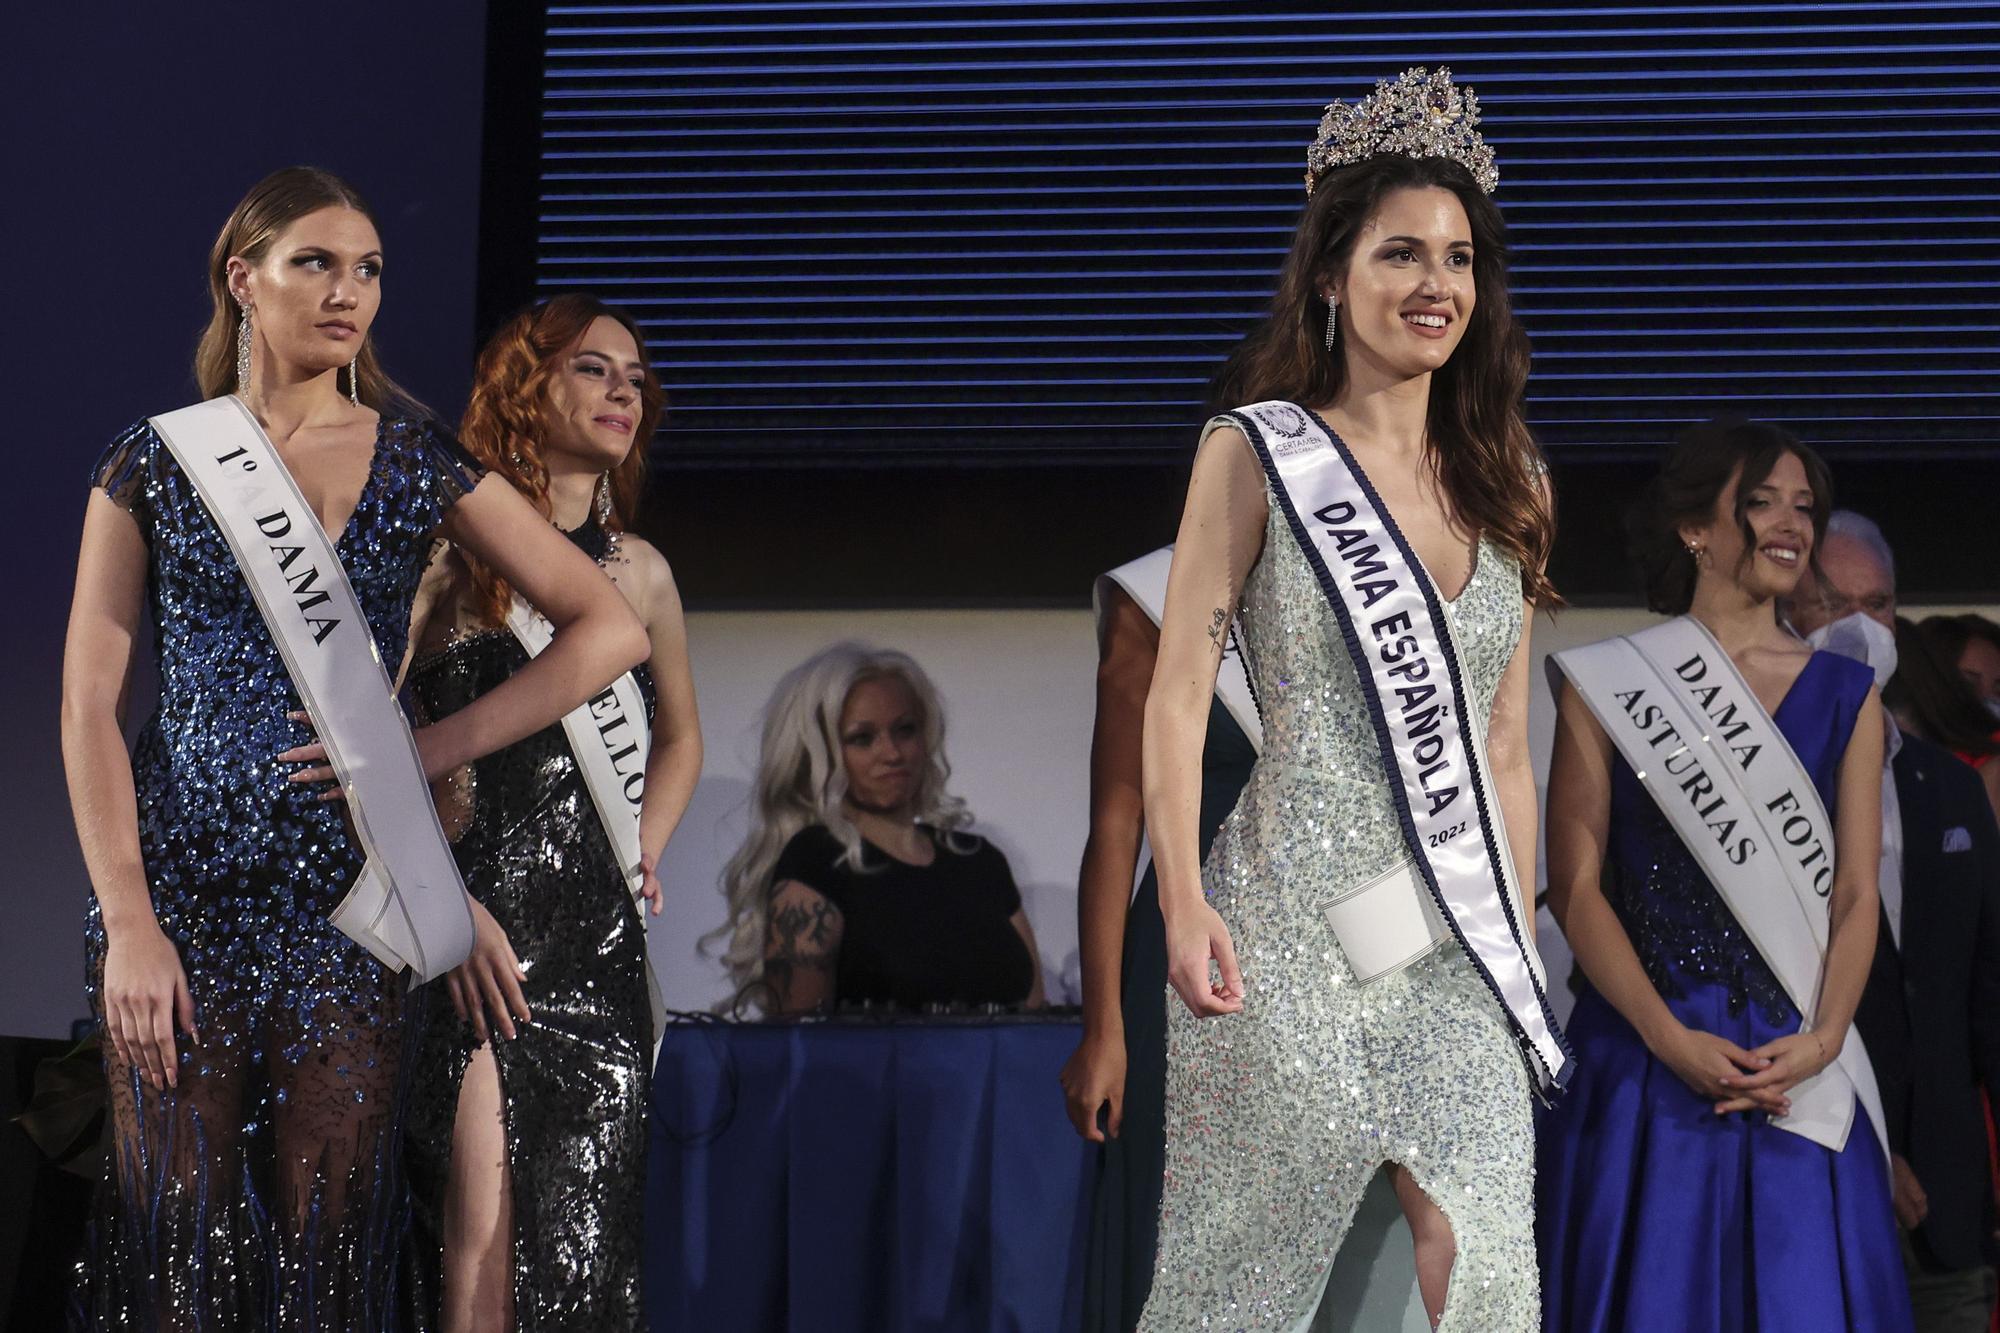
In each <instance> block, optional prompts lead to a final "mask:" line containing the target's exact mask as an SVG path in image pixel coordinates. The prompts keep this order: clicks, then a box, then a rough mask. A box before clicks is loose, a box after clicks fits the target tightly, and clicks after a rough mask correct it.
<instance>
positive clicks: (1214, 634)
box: [1208, 606, 1229, 649]
mask: <svg viewBox="0 0 2000 1333" xmlns="http://www.w3.org/2000/svg"><path fill="white" fill-rule="evenodd" d="M1208 641H1209V642H1210V643H1212V644H1214V645H1215V646H1216V647H1217V648H1218V649H1226V648H1227V647H1228V646H1229V610H1228V608H1227V607H1221V606H1218V607H1216V608H1215V611H1214V612H1213V613H1212V614H1211V615H1210V616H1209V618H1208Z"/></svg>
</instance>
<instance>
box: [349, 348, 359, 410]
mask: <svg viewBox="0 0 2000 1333" xmlns="http://www.w3.org/2000/svg"><path fill="white" fill-rule="evenodd" d="M347 401H348V402H350V403H352V404H354V405H355V406H356V407H359V406H361V358H360V357H358V356H357V357H355V358H354V359H353V360H352V361H350V362H348V363H347Z"/></svg>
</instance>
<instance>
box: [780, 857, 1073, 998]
mask: <svg viewBox="0 0 2000 1333" xmlns="http://www.w3.org/2000/svg"><path fill="white" fill-rule="evenodd" d="M924 832H925V833H927V834H928V835H929V836H930V840H931V844H932V845H933V846H934V847H936V849H937V857H936V859H935V860H933V861H932V862H931V863H930V864H929V865H927V866H913V865H910V864H908V863H907V862H904V861H899V860H897V859H896V858H894V857H892V856H890V855H889V854H888V853H887V852H885V851H883V850H882V849H881V848H879V847H877V846H875V845H874V844H873V843H871V842H867V841H863V843H862V844H861V862H862V866H861V868H859V869H857V868H855V867H854V866H851V865H844V864H841V863H840V857H841V853H842V851H843V849H842V847H841V845H840V842H839V840H838V839H836V838H835V837H834V836H833V834H831V833H829V832H828V831H827V830H826V828H825V827H824V826H822V825H818V824H815V825H813V826H812V827H811V828H807V829H803V830H801V831H800V832H799V833H798V835H797V836H795V837H794V838H793V839H792V840H791V841H790V842H789V843H787V844H786V845H785V850H784V852H783V853H782V854H780V855H779V857H778V865H777V869H776V870H774V871H773V872H772V876H771V883H772V884H773V885H774V886H775V885H778V884H783V883H784V882H785V881H786V880H797V881H798V882H799V883H801V884H803V885H805V886H806V887H807V888H809V889H812V890H813V891H814V892H816V893H818V894H820V895H821V896H822V897H824V898H826V899H827V901H829V902H831V903H832V904H833V905H834V906H835V907H838V908H839V909H840V915H841V918H842V931H841V939H840V958H839V961H838V963H837V965H836V966H835V969H834V1002H835V1003H836V1004H858V1003H860V1002H862V1001H864V1000H873V1001H875V1002H876V1003H882V1002H884V1001H887V1002H889V1003H892V1004H897V1005H901V1006H904V1007H907V1008H919V1007H921V1006H923V1005H927V1004H1019V1003H1020V1002H1021V1001H1023V1000H1025V999H1027V998H1028V991H1029V990H1030V989H1031V988H1032V987H1033V985H1034V980H1035V972H1034V964H1033V962H1032V960H1031V959H1030V958H1029V957H1028V946H1027V944H1026V942H1025V941H1023V940H1022V938H1021V936H1020V933H1019V932H1018V931H1016V930H1015V929H1014V927H1013V924H1012V920H1011V918H1012V917H1013V915H1014V913H1015V912H1017V911H1019V910H1020V908H1021V892H1020V890H1019V889H1017V888H1015V887H1014V874H1013V872H1012V871H1011V870H1009V869H1008V868H1007V858H1006V857H1004V856H1002V855H1001V854H1000V852H999V849H997V848H996V847H994V846H993V844H992V843H990V842H987V841H986V840H985V839H984V838H979V837H974V836H973V835H971V834H964V833H961V834H958V835H956V836H955V837H954V838H953V841H955V842H957V843H959V844H960V845H961V846H969V847H970V849H971V850H969V851H966V852H956V851H953V850H952V848H951V846H950V844H949V843H947V842H946V841H945V840H944V839H943V838H942V837H940V836H939V835H938V834H937V833H936V832H935V831H933V830H930V829H925V830H924Z"/></svg>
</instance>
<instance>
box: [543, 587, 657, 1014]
mask: <svg viewBox="0 0 2000 1333" xmlns="http://www.w3.org/2000/svg"><path fill="white" fill-rule="evenodd" d="M507 628H508V629H510V630H512V631H513V632H514V637H515V638H517V639H519V640H520V641H521V646H522V647H523V648H525V649H527V651H528V656H529V657H530V658H534V657H539V656H541V654H542V651H543V650H544V649H545V648H547V647H548V646H549V644H550V643H552V642H554V640H555V627H554V626H552V625H550V624H549V622H548V620H547V619H546V618H545V617H543V616H542V615H540V614H539V613H537V612H536V611H535V610H534V608H532V607H530V606H529V605H528V604H527V603H526V602H524V601H522V600H521V598H520V596H519V594H516V595H515V597H514V601H513V604H512V605H511V606H509V607H508V608H507ZM562 725H563V731H564V733H565V734H566V735H568V737H569V748H570V753H571V754H573V755H575V756H576V766H577V768H578V770H579V771H580V772H581V773H582V774H583V785H584V787H585V789H586V790H588V791H589V792H590V803H591V804H592V805H593V806H595V807H596V808H597V819H598V823H599V824H601V825H602V826H603V828H604V836H605V837H607V838H609V839H610V840H611V850H612V851H613V852H614V853H615V854H616V855H617V857H618V865H619V868H620V870H621V872H622V873H623V874H624V876H625V887H626V889H627V891H628V892H630V893H631V895H632V901H633V903H634V904H635V905H636V906H637V907H638V909H639V926H640V928H641V929H644V928H645V925H646V901H645V895H644V893H643V889H644V885H645V878H646V872H645V867H644V866H642V865H641V864H640V862H639V857H640V853H641V850H642V849H641V848H640V846H639V814H640V809H641V805H642V803H643V801H644V799H645V795H646V760H647V758H648V756H649V755H650V754H651V751H652V743H653V737H652V729H651V727H650V726H648V724H647V722H646V698H645V696H644V695H643V694H641V693H640V692H639V682H638V680H636V679H635V678H634V677H633V675H632V673H631V672H629V671H627V672H625V673H624V674H623V675H621V676H619V677H618V679H616V680H614V681H612V682H611V683H610V684H609V685H607V686H605V687H604V688H603V689H602V690H600V691H599V692H598V693H597V694H596V695H595V696H593V697H592V698H591V699H589V700H588V701H587V702H585V703H582V704H579V705H577V706H576V707H575V708H572V709H571V710H570V711H569V712H568V713H566V714H564V716H563V720H562ZM646 995H647V1000H648V1002H649V1004H650V1007H651V1009H652V1014H653V1033H654V1036H655V1039H657V1038H658V1035H659V1032H660V1025H661V1024H662V1023H663V1022H665V1021H666V1007H665V1004H664V1003H663V1002H662V1000H661V997H660V983H659V980H658V979H657V978H656V977H655V976H654V975H653V968H652V964H651V963H650V962H649V963H648V964H647V966H646Z"/></svg>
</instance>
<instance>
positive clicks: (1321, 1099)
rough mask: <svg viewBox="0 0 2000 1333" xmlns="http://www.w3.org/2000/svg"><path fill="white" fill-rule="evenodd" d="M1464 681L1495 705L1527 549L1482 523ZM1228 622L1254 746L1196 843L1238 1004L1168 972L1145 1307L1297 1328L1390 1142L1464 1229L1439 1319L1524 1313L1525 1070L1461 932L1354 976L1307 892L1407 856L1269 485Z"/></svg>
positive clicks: (1344, 670) (1522, 1317) (1528, 1186)
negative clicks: (1252, 711)
mask: <svg viewBox="0 0 2000 1333" xmlns="http://www.w3.org/2000/svg"><path fill="white" fill-rule="evenodd" d="M1447 614H1448V615H1449V616H1450V618H1451V621H1452V624H1453V628H1454V630H1455V632H1456V635H1457V638H1458V642H1459V646H1460V649H1461V651H1462V653H1463V666H1464V670H1465V681H1466V687H1467V689H1468V691H1469V693H1470V694H1471V696H1472V698H1473V699H1474V700H1475V701H1476V702H1477V703H1478V704H1479V705H1480V706H1481V707H1482V708H1490V707H1491V704H1492V700H1493V696H1494V693H1495V691H1496V690H1497V689H1498V687H1499V682H1500V677H1501V675H1502V674H1503V673H1504V671H1505V670H1506V667H1507V664H1508V662H1509V661H1510V660H1511V659H1512V656H1513V652H1514V647H1515V645H1516V643H1517V642H1518V641H1519V637H1520V633H1521V572H1520V567H1519V565H1518V564H1516V563H1515V562H1514V561H1513V559H1512V558H1510V557H1509V556H1508V555H1507V554H1506V553H1505V552H1504V551H1503V550H1502V549H1501V548H1499V547H1498V546H1496V545H1495V544H1494V543H1492V542H1490V541H1482V542H1481V543H1480V545H1479V549H1478V556H1477V565H1476V567H1475V569H1474V571H1473V576H1472V579H1471V581H1470V582H1469V583H1468V584H1467V586H1466V588H1465V590H1464V591H1463V592H1462V593H1460V595H1459V596H1458V598H1457V599H1456V600H1455V601H1454V602H1451V603H1449V604H1447ZM1242 622H1243V643H1244V649H1245V655H1246V658H1247V659H1248V664H1249V668H1250V671H1251V673H1252V679H1253V680H1254V682H1255V683H1256V686H1257V695H1258V698H1259V700H1260V702H1261V705H1262V710H1263V717H1264V737H1265V743H1264V751H1263V754H1262V755H1261V757H1260V758H1259V760H1258V762H1257V766H1256V767H1255V769H1253V770H1252V773H1251V777H1250V781H1249V784H1248V786H1247V787H1246V788H1245V789H1244V793H1243V797H1242V799H1241V801H1240V802H1239V803H1238V804H1237V807H1236V809H1235V810H1234V811H1233V812H1232V813H1231V814H1230V816H1229V818H1228V819H1227V820H1225V821H1224V823H1223V827H1222V832H1221V833H1220V835H1219V836H1218V837H1217V839H1216V843H1215V846H1214V848H1213V849H1212V850H1211V852H1210V854H1209V857H1208V860H1207V862H1206V863H1205V865H1204V870H1203V884H1204V885H1205V886H1206V888H1207V890H1208V894H1209V900H1210V902H1211V903H1212V904H1213V905H1214V907H1215V909H1216V911H1218V912H1219V913H1220V914H1221V915H1222V918H1223V920H1224V921H1225V922H1226V923H1227V924H1228V926H1229V930H1230V934H1231V936H1232V938H1233V939H1234V942H1235V945H1236V952H1237V958H1238V960H1239V962H1240V963H1241V965H1242V969H1243V978H1244V984H1245V987H1246V992H1247V993H1246V996H1245V1003H1244V1012H1243V1013H1241V1014H1237V1015H1233V1016H1227V1017H1222V1018H1209V1019H1197V1018H1195V1017H1193V1016H1192V1015H1191V1014H1189V1013H1188V1011H1187V1009H1186V1006H1184V1005H1183V1004H1182V1003H1181V1001H1180V1000H1179V998H1178V997H1176V996H1174V995H1173V994H1172V992H1171V991H1169V992H1168V993H1167V995H1166V996H1165V998H1164V1003H1165V1004H1166V1005H1167V1011H1168V1017H1167V1028H1168V1038H1167V1042H1168V1049H1167V1097H1166V1101H1167V1166H1166V1180H1165V1188H1164V1193H1163V1197H1162V1201H1161V1207H1160V1241H1159V1255H1158V1261H1157V1264H1156V1266H1155V1275H1154V1282H1153V1289H1152V1294H1151V1296H1150V1298H1149V1299H1148V1301H1147V1304H1146V1309H1145V1314H1144V1317H1143V1318H1142V1320H1141V1323H1140V1327H1141V1328H1142V1329H1145V1330H1149V1331H1152V1333H1167V1331H1168V1330H1172V1333H1182V1331H1183V1330H1189V1329H1213V1330H1235V1329H1252V1328H1279V1329H1292V1328H1303V1327H1305V1325H1306V1323H1307V1322H1308V1321H1309V1320H1310V1318H1311V1315H1312V1312H1313V1310H1314V1308H1315V1306H1316V1305H1317V1303H1318V1301H1319V1298H1320V1294H1321V1292H1322V1290H1323V1289H1324V1286H1325V1283H1326V1277H1327V1272H1328V1268H1329V1266H1330V1265H1331V1263H1332V1261H1333V1256H1334V1253H1335V1252H1336V1250H1337V1249H1338V1248H1339V1245H1340V1242H1341V1238H1342V1237H1343V1236H1344V1235H1345V1233H1346V1231H1347V1228H1348V1225H1349V1223H1350V1222H1351V1220H1352V1218H1353V1216H1354V1210H1355V1207H1356V1205H1357V1204H1358V1203H1359V1201H1360V1199H1361V1195H1362V1192H1363V1191H1364V1190H1365V1189H1366V1188H1367V1185H1368V1182H1369V1179H1370V1177H1372V1176H1373V1175H1374V1173H1375V1171H1376V1169H1377V1168H1378V1166H1379V1165H1380V1164H1381V1163H1382V1162H1384V1161H1394V1162H1399V1163H1401V1164H1403V1165H1404V1166H1405V1167H1407V1168H1408V1169H1409V1170H1410V1172H1411V1173H1412V1175H1413V1176H1414V1178H1415V1179H1416V1181H1417V1183H1418V1184H1419V1185H1421V1186H1422V1187H1423V1189H1424V1190H1425V1192H1426V1193H1428V1194H1429V1196H1430V1197H1431V1198H1432V1199H1433V1200H1435V1201H1436V1202H1437V1204H1438V1205H1439V1207H1440V1208H1442V1209H1443V1211H1444V1213H1445V1215H1446V1217H1447V1218H1449V1220H1450V1222H1451V1225H1452V1230H1453V1233H1454V1236H1455V1238H1456V1241H1457V1245H1458V1256H1457V1260H1456V1262H1455V1265H1454V1268H1453V1270H1452V1277H1451V1284H1450V1295H1449V1298H1448V1301H1447V1304H1446V1307H1445V1312H1444V1319H1443V1322H1442V1323H1441V1324H1440V1325H1439V1327H1441V1328H1443V1329H1447V1330H1457V1331H1458V1333H1471V1331H1473V1330H1477V1333H1510V1331H1511V1330H1520V1331H1521V1333H1527V1331H1528V1330H1532V1329H1534V1328H1536V1327H1537V1325H1538V1323H1539V1318H1540V1288H1539V1279H1538V1277H1537V1273H1536V1267H1535V1250H1534V1236H1533V1221H1534V1219H1533V1190H1534V1175H1533V1149H1534V1142H1533V1128H1532V1114H1531V1098H1530V1093H1529V1089H1528V1082H1527V1074H1526V1070H1525V1069H1524V1067H1523V1065H1522V1063H1521V1059H1520V1056H1519V1053H1518V1050H1517V1048H1516V1046H1515V1043H1514V1040H1513V1038H1512V1036H1511V1035H1510V1032H1509V1029H1508V1024H1507V1019H1506V1015H1505V1014H1504V1013H1503V1012H1502V1011H1501V1009H1500V1007H1499V1003H1498V1001H1496V1000H1495V999H1494V998H1493V996H1492V994H1491V992H1490V991H1488V990H1487V989H1486V987H1485V985H1484V983H1482V982H1481V981H1480V979H1479V977H1478V974H1477V973H1476V971H1475V970H1474V969H1473V966H1472V964H1471V962H1470V961H1469V960H1468V959H1467V958H1466V956H1465V954H1464V952H1463V951H1462V950H1461V949H1460V948H1459V946H1458V945H1457V944H1456V943H1447V944H1445V945H1444V946H1442V947H1440V948H1439V949H1438V950H1437V951H1436V952H1434V953H1432V954H1431V955H1430V956H1429V957H1427V958H1425V959H1423V960H1421V961H1419V962H1417V963H1416V964H1413V965H1412V966H1410V967H1408V968H1406V969H1404V970H1403V971H1401V972H1399V973H1396V974H1393V975H1391V976H1388V977H1384V978H1381V979H1380V980H1378V981H1376V982H1374V983H1372V984H1370V985H1368V986H1365V987H1363V986H1360V985H1357V984H1356V983H1355V980H1354V974H1353V972H1352V971H1351V969H1350V968H1349V967H1348V965H1347V962H1346V960H1345V958H1344V957H1343V956H1342V955H1341V952H1340V947H1339V945H1338V943H1337V942H1336V941H1335V940H1334V938H1333V935H1332V932H1331V929H1330V928H1329V927H1328V926H1327V924H1326V921H1325V919H1324V917H1323V916H1322V911H1323V909H1324V907H1325V906H1326V904H1327V902H1328V901H1329V900H1330V899H1331V898H1332V897H1333V895H1334V894H1335V893H1336V892H1337V891H1338V890H1340V889H1341V888H1343V887H1345V886H1347V885H1349V884H1352V883H1355V882H1357V881H1360V880H1363V879H1366V878H1368V877H1370V876H1372V875H1374V874H1376V873H1378V872H1380V871H1381V870H1383V869H1385V868H1387V867H1388V866H1390V865H1392V864H1393V863H1395V862H1396V861H1398V860H1400V859H1401V858H1402V857H1403V856H1404V855H1406V853H1405V851H1404V848H1403V843H1402V835H1401V833H1400V831H1399V828H1398V825H1397V821H1396V817H1395V812H1394V806H1393V804H1392V800H1391V797H1390V795H1389V791H1388V787H1387V781H1386V775H1385V773H1384V771H1383V768H1382V761H1381V756H1380V752H1379V750H1378V749H1377V745H1376V740H1375V734H1374V731H1373V727H1372V724H1371V723H1370V721H1369V718H1368V714H1367V711H1366V708H1365V705H1364V704H1363V701H1362V697H1361V694H1360V686H1359V682H1358V681H1357V679H1356V676H1355V672H1354V667H1353V664H1352V662H1351V661H1350V659H1349V658H1348V656H1347V653H1346V651H1345V649H1344V648H1342V647H1341V646H1340V638H1339V633H1338V630H1337V628H1336V626H1335V624H1334V621H1333V612H1332V610H1331V609H1330V608H1329V607H1328V606H1327V604H1326V601H1325V598H1324V596H1323V595H1322V593H1321V591H1320V588H1319V584H1318V582H1317V581H1316V579H1315V578H1314V576H1313V574H1312V571H1311V569H1310V567H1309V566H1308V565H1307V564H1306V561H1305V558H1304V556H1303V555H1302V554H1301V553H1300V552H1299V549H1298V545H1297V542H1296V541H1295V539H1294V538H1293V536H1292V534H1291V531H1290V530H1289V528H1288V527H1286V525H1285V523H1284V520H1283V518H1282V516H1281V513H1280V511H1279V509H1278V507H1277V506H1276V505H1275V504H1273V505H1272V506H1271V519H1270V522H1269V524H1268V526H1267V529H1266V532H1265V538H1264V552H1263V555H1262V556H1261V557H1260V559H1259V561H1258V563H1257V564H1256V566H1255V567H1254V568H1253V569H1252V570H1251V572H1250V577H1249V580H1248V583H1247V585H1246V588H1245V592H1244V600H1243V607H1242Z"/></svg>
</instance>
